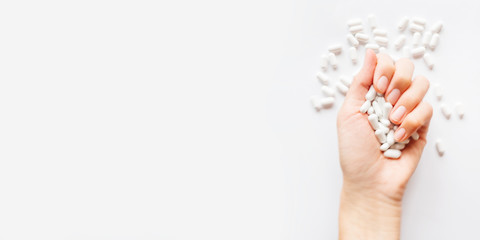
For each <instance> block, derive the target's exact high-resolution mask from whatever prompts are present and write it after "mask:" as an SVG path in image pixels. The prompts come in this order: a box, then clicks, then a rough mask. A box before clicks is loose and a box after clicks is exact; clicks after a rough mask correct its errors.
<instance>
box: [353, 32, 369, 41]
mask: <svg viewBox="0 0 480 240" xmlns="http://www.w3.org/2000/svg"><path fill="white" fill-rule="evenodd" d="M355 38H356V39H357V40H358V41H359V42H360V43H362V44H364V43H367V42H368V40H369V39H370V37H369V36H368V35H367V34H365V33H357V34H355Z"/></svg>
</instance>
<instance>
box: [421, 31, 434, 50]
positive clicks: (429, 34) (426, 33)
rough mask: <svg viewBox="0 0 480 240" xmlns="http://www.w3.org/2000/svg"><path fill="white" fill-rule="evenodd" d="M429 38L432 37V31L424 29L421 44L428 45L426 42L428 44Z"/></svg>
mask: <svg viewBox="0 0 480 240" xmlns="http://www.w3.org/2000/svg"><path fill="white" fill-rule="evenodd" d="M430 39H432V32H430V31H426V32H425V33H424V34H423V40H422V44H423V46H425V47H428V44H430Z"/></svg>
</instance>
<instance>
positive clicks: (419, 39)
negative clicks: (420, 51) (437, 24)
mask: <svg viewBox="0 0 480 240" xmlns="http://www.w3.org/2000/svg"><path fill="white" fill-rule="evenodd" d="M412 42H413V46H414V47H417V46H420V44H421V42H422V34H420V33H419V32H415V33H414V34H413V38H412Z"/></svg>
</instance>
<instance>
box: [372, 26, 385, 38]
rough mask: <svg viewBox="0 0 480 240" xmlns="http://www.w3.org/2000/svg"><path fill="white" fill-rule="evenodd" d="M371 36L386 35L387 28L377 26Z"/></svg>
mask: <svg viewBox="0 0 480 240" xmlns="http://www.w3.org/2000/svg"><path fill="white" fill-rule="evenodd" d="M373 36H376V37H377V36H380V37H387V30H385V29H379V28H377V29H375V30H373Z"/></svg>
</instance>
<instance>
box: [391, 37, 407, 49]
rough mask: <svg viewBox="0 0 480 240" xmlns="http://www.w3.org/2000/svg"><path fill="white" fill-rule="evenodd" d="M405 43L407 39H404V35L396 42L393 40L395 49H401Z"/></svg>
mask: <svg viewBox="0 0 480 240" xmlns="http://www.w3.org/2000/svg"><path fill="white" fill-rule="evenodd" d="M405 41H407V38H406V37H405V35H403V34H402V35H400V36H399V37H398V38H397V40H395V42H393V45H395V48H396V49H397V50H399V49H400V48H402V47H403V45H404V44H405Z"/></svg>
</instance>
